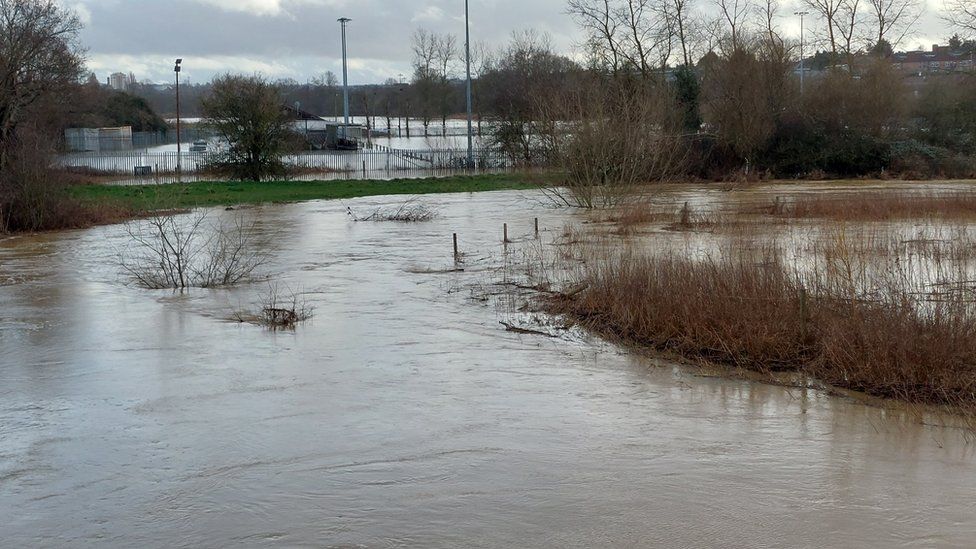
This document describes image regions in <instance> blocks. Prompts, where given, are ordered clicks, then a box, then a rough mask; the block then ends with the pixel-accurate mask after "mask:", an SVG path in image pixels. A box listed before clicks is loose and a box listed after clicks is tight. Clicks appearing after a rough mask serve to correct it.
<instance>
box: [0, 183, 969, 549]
mask: <svg viewBox="0 0 976 549" xmlns="http://www.w3.org/2000/svg"><path fill="white" fill-rule="evenodd" d="M398 200H400V199H395V198H382V197H380V198H369V199H358V200H350V201H343V202H310V203H303V204H288V205H274V206H266V207H261V208H256V209H253V210H249V211H248V213H249V215H252V216H254V219H256V220H257V223H258V228H259V230H260V231H261V232H262V233H264V235H265V236H267V237H268V240H267V242H268V244H267V246H268V248H267V251H268V253H269V254H270V257H271V261H270V263H269V264H268V265H267V268H266V270H267V271H268V272H269V273H272V274H274V276H275V278H276V279H277V280H279V281H280V283H281V284H283V285H287V286H289V287H292V288H297V289H301V290H303V291H305V292H306V293H307V296H308V300H309V302H310V304H311V305H313V306H314V307H315V317H314V318H313V319H312V320H311V321H310V322H309V323H307V324H305V325H303V326H300V327H298V329H297V330H295V331H293V332H291V331H278V332H272V331H268V330H266V329H264V328H261V327H257V326H252V325H249V324H240V323H238V322H234V321H232V320H230V319H231V318H232V316H233V313H234V311H235V310H239V309H240V308H242V307H247V306H248V304H250V303H253V302H254V301H255V300H257V299H258V296H259V295H260V293H261V292H262V291H263V289H264V288H265V287H266V286H267V283H264V282H256V283H253V284H248V285H245V286H241V287H238V288H235V289H232V290H212V291H205V290H193V291H190V292H188V293H186V294H173V293H172V292H165V291H163V292H157V291H147V290H143V289H139V288H137V287H134V286H132V285H130V284H128V283H127V281H126V280H125V278H124V277H123V276H122V275H121V273H120V270H119V267H118V266H117V261H116V257H117V254H118V252H119V250H120V249H123V248H124V247H125V245H126V242H127V237H126V233H125V231H124V230H123V229H122V228H121V227H120V226H107V227H99V228H94V229H90V230H84V231H74V232H65V233H57V234H45V235H39V236H29V237H19V238H11V239H7V240H3V241H0V349H2V351H0V380H2V381H0V514H2V516H3V519H2V520H0V539H2V540H3V543H2V544H3V546H4V547H91V546H98V547H144V548H149V547H225V546H231V545H241V546H248V547H280V546H287V547H313V546H314V547H460V546H465V547H553V548H555V547H608V546H613V547H689V548H690V547H695V548H700V547H811V548H813V547H971V546H972V544H973V539H974V538H973V535H974V532H976V497H974V494H976V474H974V471H976V469H974V467H976V448H974V446H973V445H972V444H971V443H970V442H969V441H968V437H967V436H966V433H965V432H963V431H960V430H956V429H951V428H939V427H932V426H924V425H920V424H919V423H918V421H916V420H915V419H914V418H913V417H912V416H911V415H910V414H907V413H899V412H897V411H892V410H884V409H881V408H876V407H870V406H867V405H865V404H862V403H860V402H858V401H856V400H852V399H846V398H839V397H833V396H828V395H826V394H824V393H821V392H816V391H804V390H799V389H787V388H783V387H778V386H771V385H766V384H762V383H754V382H750V381H744V380H730V379H723V378H719V377H703V376H700V375H696V372H695V371H694V370H690V369H688V368H684V367H681V366H678V365H675V364H672V363H668V362H666V361H661V360H651V359H644V358H639V357H635V356H633V355H632V354H630V353H628V352H625V351H623V350H621V349H619V348H616V347H614V346H611V345H607V344H603V343H601V342H599V341H597V340H594V339H590V338H587V337H575V336H574V337H564V338H562V339H550V338H543V337H536V336H531V335H519V334H516V333H511V332H507V331H506V330H505V328H504V327H503V326H501V325H500V324H499V321H500V320H506V319H508V318H509V317H510V315H511V313H508V312H506V311H504V310H502V309H499V308H497V307H495V306H494V305H492V304H491V303H483V302H481V300H479V299H474V298H475V297H477V292H476V290H475V289H474V288H476V287H477V286H478V285H479V284H481V283H483V282H486V281H490V280H491V279H492V277H493V276H495V271H494V267H495V266H497V263H498V262H499V261H500V259H499V258H500V257H501V255H502V246H501V242H500V241H501V227H502V224H503V223H509V226H510V231H511V234H512V238H513V239H514V240H516V244H514V245H513V246H517V245H518V241H521V240H523V239H531V238H532V235H530V234H529V233H530V231H531V228H532V220H533V218H535V217H539V218H540V223H541V226H542V228H543V238H549V237H551V236H552V235H554V234H556V233H558V232H559V231H561V230H562V227H563V224H564V223H566V222H567V221H572V220H574V219H575V217H574V216H575V214H573V213H572V212H568V211H565V210H554V209H549V208H545V207H542V206H539V205H537V202H536V201H535V198H534V197H530V196H526V195H523V194H521V193H518V192H501V193H486V194H477V195H442V196H432V197H425V198H424V201H425V202H426V203H428V204H431V205H435V206H436V207H437V208H438V210H439V211H440V214H441V215H440V217H439V219H437V220H436V221H434V222H432V223H427V224H420V225H416V224H415V225H400V224H387V223H355V222H352V221H351V220H350V219H349V217H348V215H347V213H346V208H347V206H351V207H352V208H353V209H354V210H356V211H368V210H370V209H372V208H374V207H379V206H382V205H384V204H390V203H393V202H395V201H398ZM229 215H233V213H232V212H223V211H221V210H215V211H213V212H212V216H213V217H215V218H216V217H220V216H229ZM454 232H456V233H458V234H459V236H460V243H461V248H462V251H463V252H464V253H465V254H466V257H467V258H468V265H469V268H468V269H467V271H466V272H463V273H437V272H434V271H439V270H442V269H446V268H449V267H451V254H452V251H451V235H452V233H454Z"/></svg>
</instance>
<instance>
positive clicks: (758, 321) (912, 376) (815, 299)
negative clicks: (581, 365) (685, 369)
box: [547, 247, 976, 407]
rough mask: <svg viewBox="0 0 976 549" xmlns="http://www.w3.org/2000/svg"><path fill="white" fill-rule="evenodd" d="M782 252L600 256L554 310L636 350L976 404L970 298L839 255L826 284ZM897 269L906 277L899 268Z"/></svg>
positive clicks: (975, 331)
mask: <svg viewBox="0 0 976 549" xmlns="http://www.w3.org/2000/svg"><path fill="white" fill-rule="evenodd" d="M779 253H780V252H779V250H777V249H776V248H775V247H766V248H765V249H764V250H763V251H761V252H759V253H758V254H754V253H746V252H743V253H741V254H738V255H735V254H727V255H725V256H724V257H708V258H706V259H703V260H696V259H691V258H688V257H684V256H679V255H675V254H673V253H662V254H656V255H655V254H651V255H635V254H633V253H624V254H615V255H614V254H612V255H610V256H606V257H603V258H600V257H599V255H598V254H597V256H596V257H590V258H589V259H588V261H587V263H586V266H585V268H584V269H583V270H582V271H581V273H580V275H579V278H578V279H577V280H574V281H572V283H571V284H570V285H569V287H584V288H585V290H583V291H580V292H578V293H576V294H575V295H574V296H573V297H562V298H558V299H552V300H549V301H547V304H548V308H549V310H551V311H553V312H557V313H563V314H567V315H569V316H570V317H572V318H575V319H577V320H578V321H579V322H580V323H581V324H583V325H584V326H585V327H587V328H589V329H592V330H594V331H596V332H598V333H600V334H604V335H606V336H609V337H611V338H613V339H616V340H619V341H623V342H626V343H630V344H634V345H638V346H642V347H649V348H652V349H656V350H660V351H666V352H673V353H676V354H678V355H680V356H684V357H688V358H692V359H705V360H708V361H711V362H715V363H721V364H727V365H731V366H735V367H739V368H745V369H749V370H756V371H760V372H777V371H790V372H799V373H803V374H807V375H809V376H812V377H815V378H817V379H820V380H822V381H824V382H826V383H829V384H831V385H833V386H836V387H842V388H847V389H853V390H857V391H863V392H865V393H867V394H870V395H874V396H878V397H887V398H896V399H901V400H905V401H909V402H915V403H927V404H940V405H951V406H960V407H971V406H972V405H974V404H976V306H974V304H973V302H972V300H971V295H970V293H969V292H922V293H917V292H915V291H913V289H912V288H911V287H906V285H905V284H904V283H905V277H909V278H910V274H909V273H906V272H904V271H902V272H898V273H897V274H891V273H890V272H889V274H883V273H882V274H869V271H868V270H867V269H866V267H865V265H866V264H865V258H864V257H857V256H851V255H850V254H847V253H845V251H844V250H843V249H834V250H833V253H834V255H833V258H832V259H830V260H824V264H823V265H821V268H820V269H818V270H817V272H818V274H816V275H809V274H807V275H803V274H800V273H799V272H798V271H797V270H795V269H792V268H790V267H787V266H784V264H783V262H782V260H781V258H780V256H779ZM895 271H897V269H895Z"/></svg>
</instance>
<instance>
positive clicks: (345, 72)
mask: <svg viewBox="0 0 976 549" xmlns="http://www.w3.org/2000/svg"><path fill="white" fill-rule="evenodd" d="M350 21H352V19H349V18H348V17H341V18H339V24H340V25H341V26H342V107H343V108H342V112H343V115H344V117H345V126H346V127H348V126H349V64H348V61H347V57H346V24H348V23H349V22H350ZM345 131H346V128H345V127H344V128H343V137H345Z"/></svg>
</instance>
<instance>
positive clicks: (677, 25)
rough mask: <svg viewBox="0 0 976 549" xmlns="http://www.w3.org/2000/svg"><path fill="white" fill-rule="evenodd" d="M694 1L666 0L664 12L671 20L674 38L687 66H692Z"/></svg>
mask: <svg viewBox="0 0 976 549" xmlns="http://www.w3.org/2000/svg"><path fill="white" fill-rule="evenodd" d="M693 8H694V0H664V11H665V14H666V16H667V17H669V18H670V21H671V28H672V29H673V31H674V36H675V38H677V40H678V45H679V46H680V47H681V60H682V62H683V63H684V64H685V66H690V65H691V64H692V63H693V61H692V58H691V55H692V52H691V50H692V46H691V45H692V39H691V36H690V33H691V32H692V11H693Z"/></svg>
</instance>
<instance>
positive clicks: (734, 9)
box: [715, 0, 752, 51]
mask: <svg viewBox="0 0 976 549" xmlns="http://www.w3.org/2000/svg"><path fill="white" fill-rule="evenodd" d="M715 5H716V7H718V10H719V13H720V14H721V17H722V19H723V21H724V23H725V25H726V30H727V31H728V33H729V39H730V40H731V42H732V44H731V50H732V51H735V50H737V49H739V48H740V47H742V45H743V36H744V32H745V28H744V27H745V26H746V23H747V20H748V17H749V12H750V11H751V6H752V4H751V2H750V0H715Z"/></svg>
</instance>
